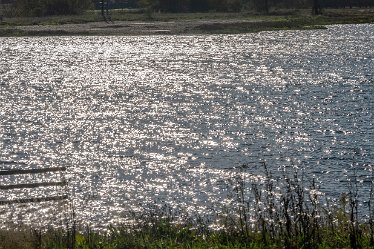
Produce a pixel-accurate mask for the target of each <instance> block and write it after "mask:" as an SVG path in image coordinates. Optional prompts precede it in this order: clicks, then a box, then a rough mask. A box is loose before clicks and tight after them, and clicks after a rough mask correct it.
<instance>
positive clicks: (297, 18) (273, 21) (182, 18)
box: [0, 8, 374, 37]
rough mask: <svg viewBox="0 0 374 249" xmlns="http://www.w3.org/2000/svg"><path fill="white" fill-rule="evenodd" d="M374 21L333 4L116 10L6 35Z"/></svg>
mask: <svg viewBox="0 0 374 249" xmlns="http://www.w3.org/2000/svg"><path fill="white" fill-rule="evenodd" d="M358 23H374V9H372V8H369V9H328V10H324V12H323V14H322V15H319V16H312V15H311V14H310V11H309V10H282V11H277V12H272V13H270V14H268V15H258V14H255V13H180V14H168V13H155V14H152V15H151V16H146V15H145V14H144V13H131V12H124V11H113V12H112V22H105V21H102V20H101V16H100V15H99V13H97V12H93V11H91V12H88V13H85V14H82V15H77V16H54V17H42V18H32V17H24V18H20V17H18V18H4V20H3V21H2V22H0V36H3V37H9V36H72V35H73V36H74V35H91V36H100V35H101V36H109V35H116V36H126V35H128V36H131V35H160V34H162V35H190V34H238V33H252V32H259V31H273V30H304V29H323V28H326V25H332V24H358Z"/></svg>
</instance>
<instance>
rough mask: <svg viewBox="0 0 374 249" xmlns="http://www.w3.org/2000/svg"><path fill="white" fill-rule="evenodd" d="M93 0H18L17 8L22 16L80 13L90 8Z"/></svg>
mask: <svg viewBox="0 0 374 249" xmlns="http://www.w3.org/2000/svg"><path fill="white" fill-rule="evenodd" d="M91 5H92V1H91V0H16V2H15V9H16V11H17V12H18V14H19V15H21V16H49V15H69V14H79V13H82V12H83V11H84V10H86V9H88V8H90V7H91Z"/></svg>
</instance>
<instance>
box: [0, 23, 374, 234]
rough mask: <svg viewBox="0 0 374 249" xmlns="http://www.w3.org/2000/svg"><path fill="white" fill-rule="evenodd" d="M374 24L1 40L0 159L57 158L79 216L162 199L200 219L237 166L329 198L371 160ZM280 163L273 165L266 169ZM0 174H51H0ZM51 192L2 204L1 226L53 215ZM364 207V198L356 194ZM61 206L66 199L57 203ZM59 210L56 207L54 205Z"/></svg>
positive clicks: (19, 178) (31, 161)
mask: <svg viewBox="0 0 374 249" xmlns="http://www.w3.org/2000/svg"><path fill="white" fill-rule="evenodd" d="M373 40H374V25H373V24H367V25H344V26H341V25H336V26H330V27H329V29H328V30H312V31H277V32H260V33H257V34H240V35H197V36H134V37H83V36H81V37H22V38H0V41H1V42H0V149H1V150H0V167H1V169H2V170H6V169H19V168H21V169H25V168H45V167H63V166H65V167H67V168H68V169H67V173H66V174H64V176H63V177H64V178H66V179H67V180H68V182H69V184H68V187H67V189H62V188H55V187H53V188H51V187H44V188H39V189H26V190H25V189H15V190H11V191H10V190H0V192H1V193H0V198H1V200H12V199H15V198H22V197H24V198H30V197H37V196H43V195H58V194H61V193H62V192H63V193H66V192H68V193H69V196H70V198H71V199H72V200H73V204H74V209H75V213H76V217H77V219H78V221H81V222H88V223H91V224H92V225H93V226H97V227H105V226H107V225H109V224H118V223H122V222H128V221H130V220H131V219H132V217H133V214H134V213H142V212H145V211H146V210H147V208H152V207H155V206H158V207H160V206H163V205H167V206H169V207H171V208H172V209H173V210H180V211H181V212H183V213H185V214H187V215H191V216H194V215H199V216H209V215H211V214H212V213H214V212H215V210H218V209H220V208H222V206H223V205H225V203H228V201H227V200H228V199H227V198H228V193H227V192H228V190H227V189H226V188H223V187H222V182H225V181H227V180H228V179H230V178H232V177H233V176H234V175H235V168H237V167H239V166H240V165H242V164H247V165H248V170H247V171H248V174H249V175H250V176H253V177H257V176H261V175H263V170H262V166H261V164H262V162H266V165H267V166H268V168H269V169H271V170H272V171H273V175H274V177H275V178H277V177H278V178H279V177H282V174H284V173H281V172H284V170H285V169H287V168H299V169H303V172H304V173H303V174H304V177H305V179H306V180H310V179H312V178H316V179H317V180H318V182H320V184H321V190H323V192H325V193H326V194H327V195H328V196H331V197H333V198H337V197H338V196H339V194H340V193H342V192H346V191H347V190H346V187H347V181H348V180H349V179H351V177H352V176H355V177H357V179H358V180H359V183H360V186H361V187H362V189H363V190H364V191H362V193H361V195H362V196H363V198H364V199H365V198H366V197H367V196H365V193H367V191H366V190H367V189H368V188H369V187H370V184H372V183H371V181H370V175H371V171H370V170H371V168H372V166H373V161H374V153H373V150H374V146H373V145H374V136H373V130H374V129H373V120H374V118H373V110H374V97H373V96H374V45H373ZM277 172H278V173H277ZM0 177H1V179H0V182H1V185H7V184H15V183H22V182H25V181H27V182H40V181H41V180H44V181H58V180H59V179H60V176H59V175H58V174H55V173H46V174H40V175H36V176H35V175H34V176H30V175H14V176H0ZM61 205H62V204H61V203H39V204H35V203H34V204H8V205H5V206H2V207H0V220H1V226H2V227H5V226H9V224H11V225H12V224H13V225H14V224H15V225H22V224H26V225H41V226H45V225H48V224H54V223H56V224H58V223H59V219H60V218H61V217H62V216H63V213H64V212H61ZM362 205H364V202H362ZM62 208H63V209H64V207H62ZM58 210H59V211H58Z"/></svg>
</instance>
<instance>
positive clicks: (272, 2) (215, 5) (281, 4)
mask: <svg viewBox="0 0 374 249" xmlns="http://www.w3.org/2000/svg"><path fill="white" fill-rule="evenodd" d="M117 1H119V2H121V0H117ZM135 2H136V1H135ZM137 2H138V6H140V7H144V6H145V7H147V6H151V7H152V8H153V9H155V10H156V11H163V12H207V11H218V12H239V11H242V10H255V11H258V12H268V11H269V10H271V9H281V8H283V9H290V8H311V7H314V8H345V7H351V8H352V7H373V6H374V0H138V1H137Z"/></svg>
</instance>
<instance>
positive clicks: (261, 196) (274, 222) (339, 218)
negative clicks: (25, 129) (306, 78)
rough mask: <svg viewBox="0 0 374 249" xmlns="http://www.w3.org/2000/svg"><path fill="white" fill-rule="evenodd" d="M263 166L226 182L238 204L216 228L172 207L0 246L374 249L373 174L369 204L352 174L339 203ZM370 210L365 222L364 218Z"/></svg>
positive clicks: (25, 236) (1, 234) (27, 233)
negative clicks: (103, 226) (254, 174)
mask: <svg viewBox="0 0 374 249" xmlns="http://www.w3.org/2000/svg"><path fill="white" fill-rule="evenodd" d="M264 166H265V167H264V174H263V176H262V177H261V179H262V180H261V181H258V179H257V180H256V181H253V179H252V178H250V177H248V176H249V175H248V167H246V165H243V167H240V168H239V169H238V170H237V173H236V174H235V176H233V178H232V179H230V180H229V181H228V182H227V187H228V189H229V192H230V193H229V195H230V196H231V200H232V201H231V202H230V204H229V205H228V206H226V207H225V208H223V209H222V210H218V211H217V216H216V220H215V221H214V222H209V221H204V219H203V218H202V217H188V218H185V220H184V221H181V220H180V217H176V216H173V215H172V212H170V211H171V209H172V207H167V208H164V207H163V208H155V209H153V210H150V212H145V213H143V214H138V215H136V216H135V215H134V217H133V218H134V220H136V221H137V223H136V224H132V225H123V226H117V227H109V228H108V229H107V231H106V232H94V231H93V230H92V229H91V228H90V227H89V226H82V227H79V226H77V225H73V226H69V225H68V224H67V226H66V227H67V228H68V229H67V230H66V229H65V230H56V229H48V228H44V229H38V230H35V229H23V230H20V231H0V248H2V249H28V248H30V249H34V248H35V249H44V248H46V249H47V248H56V249H57V248H87V249H90V248H102V249H117V248H118V249H120V248H253V249H255V248H258V249H260V248H264V249H267V248H274V249H278V248H288V249H297V248H304V249H330V248H331V249H343V248H347V249H348V248H354V249H356V248H362V249H370V248H374V210H373V207H372V204H373V201H374V184H373V183H374V175H372V178H371V180H370V181H371V187H370V188H369V189H368V190H369V192H370V195H369V199H366V200H361V199H360V198H359V194H358V192H359V187H360V186H359V184H360V183H359V181H356V180H357V179H356V176H355V175H353V176H352V177H351V178H350V180H349V184H348V185H347V192H345V193H342V194H341V197H340V200H339V201H338V203H334V204H332V203H329V202H328V201H327V199H325V196H324V195H323V194H322V193H321V192H320V187H319V186H318V185H317V183H316V182H315V180H313V179H312V180H311V181H308V180H307V179H306V178H304V176H303V175H302V174H300V173H299V172H297V171H295V172H293V173H292V174H285V175H284V178H282V179H279V180H274V177H273V176H272V173H271V172H270V171H269V170H268V169H267V167H266V165H264ZM363 204H365V205H366V206H367V207H368V209H367V211H366V212H367V215H366V218H362V217H360V215H359V213H360V208H362V205H363ZM69 224H75V222H70V223H69Z"/></svg>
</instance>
